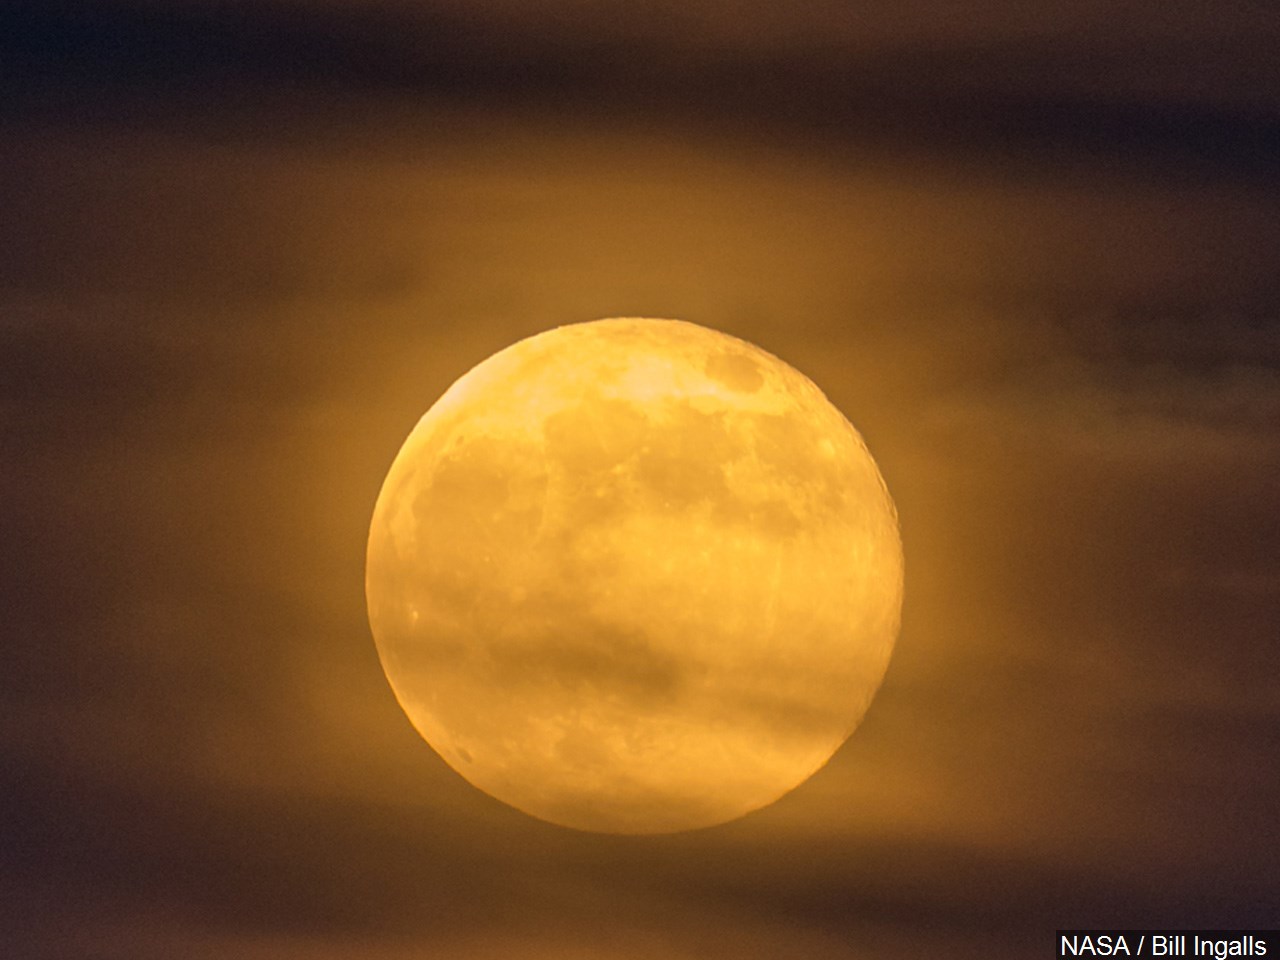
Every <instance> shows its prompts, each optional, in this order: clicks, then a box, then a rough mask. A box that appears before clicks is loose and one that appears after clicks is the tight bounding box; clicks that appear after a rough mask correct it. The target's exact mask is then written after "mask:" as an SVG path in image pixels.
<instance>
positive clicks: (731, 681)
mask: <svg viewBox="0 0 1280 960" xmlns="http://www.w3.org/2000/svg"><path fill="white" fill-rule="evenodd" d="M366 592H367V598H368V607H369V622H370V624H371V626H372V628H373V634H374V638H375V640H376V642H377V646H378V653H379V656H380V657H381V660H382V665H383V668H384V669H385V671H386V674H387V678H388V680H389V681H390V683H391V687H392V689H393V690H394V691H395V695H396V698H397V699H398V700H399V702H400V705H401V706H402V707H403V708H404V711H405V713H406V714H408V716H409V719H410V720H411V721H412V722H413V725H414V726H415V727H416V728H417V730H418V731H419V733H421V734H422V736H423V737H424V738H425V739H426V740H427V742H428V743H430V744H431V746H432V747H433V748H435V750H436V751H437V752H438V753H439V754H440V756H441V757H443V758H444V760H445V762H446V763H448V764H449V766H451V767H452V768H453V769H454V770H456V771H457V772H458V773H459V774H461V775H462V776H463V777H465V778H466V779H467V780H468V781H470V782H471V783H472V784H473V785H474V786H476V787H478V788H479V789H481V790H483V791H484V792H486V793H488V794H490V795H491V796H493V797H496V798H497V799H499V800H502V801H504V802H506V803H508V804H510V805H511V806H513V807H516V808H518V809H520V810H522V811H524V812H525V813H528V814H531V815H533V816H535V817H539V818H541V819H543V820H548V821H551V822H552V823H557V824H562V825H564V826H569V827H575V828H578V829H582V830H594V831H602V832H610V833H667V832H675V831H680V830H689V829H694V828H698V827H706V826H710V825H713V824H717V823H723V822H725V821H727V820H732V819H734V818H736V817H739V816H742V815H743V814H745V813H748V812H750V811H752V810H755V809H758V808H760V807H763V806H766V805H767V804H770V803H772V802H773V801H775V800H777V799H778V798H779V797H780V796H782V795H783V794H785V793H787V792H788V791H790V790H791V789H792V788H794V787H796V786H797V785H798V784H800V783H802V782H803V781H804V780H806V779H807V778H808V777H809V776H810V775H812V774H813V773H814V771H816V770H817V769H819V768H820V767H821V766H822V765H823V764H825V763H826V762H827V760H828V759H829V758H830V757H831V755H832V754H833V753H834V752H835V751H836V749H837V748H839V746H840V745H841V744H842V743H843V742H844V741H845V739H846V738H847V737H848V736H849V734H850V733H852V731H853V729H854V728H855V727H856V726H857V724H858V722H859V721H860V720H861V718H862V715H863V713H864V712H865V711H866V708H867V706H868V704H869V703H870V701H871V698H872V696H873V695H874V693H875V691H876V688H877V687H878V686H879V684H880V681H881V679H882V677H883V675H884V672H885V669H886V666H887V664H888V661H889V656H890V653H891V652H892V650H893V644H894V639H895V636H896V634H897V629H898V621H899V613H900V609H901V604H902V547H901V541H900V539H899V535H898V524H897V515H896V512H895V510H894V506H893V502H892V500H891V499H890V497H889V493H888V491H887V490H886V488H885V485H884V481H883V480H882V479H881V476H880V473H879V470H878V469H877V468H876V464H875V461H874V460H872V458H871V455H870V454H869V453H868V452H867V449H866V447H865V445H864V444H863V442H862V439H861V438H860V437H859V435H858V433H857V431H856V430H854V428H853V427H852V426H851V425H850V424H849V422H848V421H847V420H846V419H845V418H844V416H843V415H842V414H841V413H840V412H839V411H838V410H837V409H836V408H835V407H834V406H832V405H831V403H830V402H829V401H828V400H827V399H826V397H824V396H823V394H822V392H821V391H820V390H819V389H818V388H817V387H816V386H814V384H813V383H811V382H810V381H809V380H808V379H806V378H805V377H804V376H803V375H801V374H800V373H798V372H797V371H795V370H794V369H792V368H791V367H789V366H788V365H787V364H785V363H783V362H782V361H781V360H779V359H777V358H776V357H774V356H772V355H770V354H768V353H766V352H765V351H763V350H761V349H759V348H757V347H755V346H752V345H751V344H749V343H745V342H744V341H742V340H738V339H736V338H734V337H730V336H727V335H725V334H722V333H718V332H716V331H712V330H708V329H705V328H703V327H699V326H696V325H694V324H691V323H685V322H682V321H678V320H646V319H614V320H598V321H595V322H592V323H583V324H576V325H572V326H567V327H561V328H558V329H555V330H550V331H548V332H545V333H541V334H538V335H537V336H533V337H530V338H528V339H526V340H522V341H520V342H519V343H516V344H514V345H512V346H510V347H508V348H507V349H505V350H502V351H500V352H499V353H497V354H495V355H494V356H492V357H490V358H489V359H488V360H485V361H484V362H483V363H481V364H480V365H479V366H477V367H475V368H474V369H473V370H471V371H470V372H469V373H467V374H466V375H465V376H463V377H462V378H461V379H460V380H458V381H457V382H456V383H454V384H453V386H452V387H450V388H449V390H448V391H447V392H446V393H445V394H444V396H443V397H441V398H440V399H439V401H437V402H436V404H435V405H434V406H432V407H431V409H430V410H428V411H427V413H426V415H425V416H423V418H422V419H421V421H420V422H419V423H418V425H417V427H416V428H415V429H414V430H413V432H412V433H411V434H410V435H409V438H408V439H407V440H406V441H405V443H404V446H403V447H402V448H401V450H400V452H399V454H398V455H397V456H396V458H395V462H394V463H393V464H392V466H391V470H390V472H389V473H388V474H387V478H386V480H385V482H384V484H383V487H382V491H381V493H380V495H379V496H378V501H377V505H376V507H375V509H374V513H373V521H372V524H371V527H370V531H369V546H368V564H367V576H366Z"/></svg>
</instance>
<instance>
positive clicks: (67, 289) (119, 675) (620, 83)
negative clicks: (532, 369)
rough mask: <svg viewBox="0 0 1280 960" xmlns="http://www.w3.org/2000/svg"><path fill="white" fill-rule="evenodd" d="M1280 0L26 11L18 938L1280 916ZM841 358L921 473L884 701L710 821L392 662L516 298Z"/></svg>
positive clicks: (5, 411) (217, 949)
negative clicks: (513, 794) (563, 760)
mask: <svg viewBox="0 0 1280 960" xmlns="http://www.w3.org/2000/svg"><path fill="white" fill-rule="evenodd" d="M1277 50H1280V12H1277V9H1276V8H1275V7H1274V6H1273V5H1272V4H1271V3H1269V2H1266V0H1256V2H1255V0H1222V2H1219V3H1216V4H1208V3H1190V2H1183V0H1166V2H1163V3H1155V2H1138V0H1109V2H1103V0H1077V2H1074V3H1065V2H1064V3H1038V4H1037V3H1034V2H1027V0H1023V2H1015V0H997V2H994V3H989V4H985V5H983V6H982V7H981V8H980V9H975V8H973V7H972V6H971V5H969V4H962V3H960V2H958V0H957V2H952V0H939V2H926V0H893V2H887V0H886V2H875V3H869V4H860V5H852V4H848V3H845V2H843V0H842V2H837V0H811V2H801V3H766V2H764V0H710V2H697V0H695V2H692V3H680V2H676V0H660V2H645V3H630V4H625V5H624V4H618V5H605V4H600V3H589V2H587V0H550V2H544V3H537V4H535V3H523V2H517V0H505V2H484V0H434V2H433V0H423V2H411V0H274V2H271V3H252V2H249V0H241V2H234V0H226V2H221V3H217V2H214V0H175V2H168V3H164V2H161V0H152V2H136V3H128V4H126V3H120V2H114V0H101V2H92V0H84V2H81V3H72V2H51V3H39V2H35V0H32V2H26V3H23V2H16V3H15V2H10V3H5V4H3V5H2V6H0V91H2V92H0V494H2V495H0V564H2V569H3V576H2V577H0V618H2V621H3V627H2V628H0V630H2V631H3V633H2V634H0V636H2V637H3V644H4V646H3V651H4V657H3V661H2V663H3V666H2V667H0V946H3V947H4V949H3V952H4V953H5V955H6V956H13V957H32V958H44V957H48V958H64V957H65V958H80V957H85V958H156V960H160V958H164V960H170V958H175V957H181V958H203V957H210V958H213V957H218V958H221V957H243V958H251V960H252V958H277V957H278V958H294V957H297V958H304V957H305V958H316V960H330V958H334V960H337V958H341V960H364V958H370V960H393V958H395V960H399V958H408V957H414V958H417V957H432V958H435V957H439V958H441V960H454V958H458V960H480V958H485V960H488V958H493V960H497V958H504V960H506V958H510V960H526V958H539V960H541V958H557V960H561V958H563V960H578V958H583V960H585V958H593V960H594V958H600V960H649V958H654V960H659V958H661V960H667V958H671V960H685V958H693V957H708V956H711V957H721V956H723V957H734V958H738V957H741V958H746V960H754V958H805V960H825V958H867V960H880V958H884V960H896V958H916V957H927V956H949V957H959V958H968V957H975V958H976V957H997V958H1003V957H1028V958H1030V957H1043V956H1050V955H1051V952H1052V949H1053V945H1054V941H1053V931H1054V930H1055V929H1057V928H1059V927H1070V926H1088V925H1104V924H1114V925H1119V926H1128V927H1148V926H1151V927H1154V926H1170V927H1184V928H1186V927H1191V928H1211V927H1230V926H1239V927H1247V926H1255V927H1266V926H1272V927H1274V926H1280V906H1278V905H1277V899H1276V897H1277V893H1276V891H1277V890H1280V813H1278V811H1280V552H1278V551H1277V544H1280V59H1277V53H1276V51H1277ZM606 316H657V317H679V318H682V319H686V320H690V321H693V322H696V323H700V324H703V325H705V326H709V327H712V328H715V329H719V330H723V331H725V332H727V333H731V334H734V335H736V336H739V337H743V338H745V339H747V340H750V341H752V342H753V343H756V344H758V345H760V346H761V347H763V348H764V349H766V350H768V351H770V352H771V353H774V354H776V355H777V356H779V357H781V358H782V359H784V360H786V361H787V362H789V363H791V364H792V365H793V366H795V367H797V368H798V369H800V370H801V371H803V372H804V373H805V374H807V375H808V376H809V377H810V378H811V379H813V380H814V381H815V382H816V383H817V384H818V385H819V386H821V387H822V388H823V390H824V391H825V392H826V394H827V396H828V397H829V398H830V399H831V400H832V402H833V403H835V404H836V405H837V406H838V407H839V408H840V409H841V410H842V411H844V413H845V414H846V415H847V416H848V417H849V419H850V420H851V421H852V422H853V423H854V424H855V425H856V426H857V427H858V428H859V430H860V431H861V432H862V434H863V436H864V437H865V439H866V441H867V444H868V446H869V447H870V449H871V451H872V453H873V454H874V455H875V457H876V459H877V461H878V463H879V465H880V468H881V471H882V472H883V474H884V476H885V479H886V481H887V483H888V485H889V489H890V491H891V492H892V494H893V496H894V499H895V500H896V503H897V506H898V510H899V513H900V515H901V523H902V536H903V545H904V552H905V557H906V601H905V605H904V609H903V625H902V631H901V635H900V638H899V641H898V646H897V649H896V652H895V654H894V658H893V660H892V662H891V663H890V666H889V671H888V675H887V677H886V679H885V682H884V685H883V687H882V688H881V690H880V693H879V694H878V696H877V698H876V700H875V701H874V702H873V704H872V706H871V709H870V711H869V713H868V715H867V717H866V719H865V721H864V722H863V725H862V726H861V727H860V728H859V730H858V731H857V732H856V733H855V734H854V736H853V737H852V738H851V739H850V740H849V742H848V743H847V744H846V745H845V746H844V747H843V748H842V749H841V750H840V751H839V752H838V753H837V754H836V756H835V757H834V758H833V759H832V761H831V762H830V763H829V764H828V765H827V766H826V767H825V768H823V769H822V770H821V771H820V772H819V773H818V774H817V775H815V776H814V778H813V779H812V780H810V781H809V782H807V783H806V784H804V785H802V786H801V787H800V788H798V789H797V790H796V791H794V792H793V793H791V794H789V795H788V796H786V797H784V798H783V799H782V800H781V801H779V802H778V803H777V804H775V805H773V806H771V807H768V808H766V809H763V810H760V811H758V812H756V813H753V814H751V815H749V816H747V817H746V818H744V819H742V820H739V821H736V822H733V823H730V824H727V825H724V826H720V827H715V828H710V829H707V830H702V831H696V832H692V833H686V834H677V835H671V836H659V837H622V836H606V835H594V834H588V833H581V832H576V831H573V830H568V829H564V828H560V827H556V826H552V825H549V824H545V823H542V822H541V821H538V820H534V819H532V818H530V817H528V816H525V815H524V814H521V813H519V812H517V811H515V810H513V809H511V808H509V807H506V806H504V805H503V804H501V803H499V802H498V801H496V800H492V799H490V798H489V797H487V796H486V795H484V794H482V793H480V792H479V791H477V790H475V789H474V788H472V787H470V786H469V785H468V784H466V783H465V782H464V781H463V780H462V779H461V778H459V777H458V776H457V775H456V774H455V773H454V772H453V771H452V770H450V769H449V768H448V767H447V766H446V765H445V763H444V762H443V761H442V760H441V759H440V758H439V757H437V756H436V755H435V754H434V753H433V752H432V751H431V749H430V748H429V747H428V746H427V745H426V744H425V743H424V742H423V741H422V740H421V738H420V737H419V736H418V735H417V733H415V731H414V730H413V728H412V727H411V726H410V724H409V722H408V721H407V720H406V718H405V717H404V715H403V713H402V712H401V710H400V708H399V706H398V705H397V703H396V701H395V699H394V697H393V695H392V693H391V691H390V689H389V687H388V685H387V682H386V679H385V678H384V676H383V673H382V669H381V666H380V664H379V661H378V656H377V651H376V649H375V647H374V643H373V640H372V637H371V635H370V631H369V627H368V623H367V619H366V614H365V601H364V560H365V538H366V536H367V533H368V524H369V519H370V515H371V513H372V510H373V504H374V501H375V498H376V497H377V494H378V490H379V488H380V485H381V483H382V479H383V477H384V475H385V473H386V471H387V468H388V467H389V466H390V464H391V461H392V458H393V457H394V456H395V454H396V451H397V450H398V449H399V445H400V443H401V442H402V441H403V439H404V438H405V436H406V435H407V434H408V432H409V431H410V429H412V427H413V425H414V423H415V422H416V421H417V419H418V417H419V416H421V414H422V413H423V412H424V411H425V410H426V409H427V407H428V406H430V404H431V403H432V402H434V400H435V399H436V398H437V397H439V395H440V394H441V393H443V392H444V390H445V389H446V388H447V387H448V385H449V384H450V383H451V382H452V381H453V380H454V379H456V378H457V377H458V376H460V375H461V374H462V373H464V372H466V371H467V370H468V369H470V368H471V367H472V366H474V365H475V364H476V363H478V362H480V361H481V360H483V359H484V358H485V357H487V356H489V355H490V354H492V353H494V352H496V351H497V350H500V349H501V348H503V347H504V346H507V345H508V344H510V343H511V342H513V341H515V340H517V339H519V338H521V337H523V336H527V335H530V334H533V333H536V332H538V331H541V330H545V329H548V328H551V327H554V326H557V325H560V324H565V323H572V322H578V321H585V320H591V319H595V318H598V317H606Z"/></svg>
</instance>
